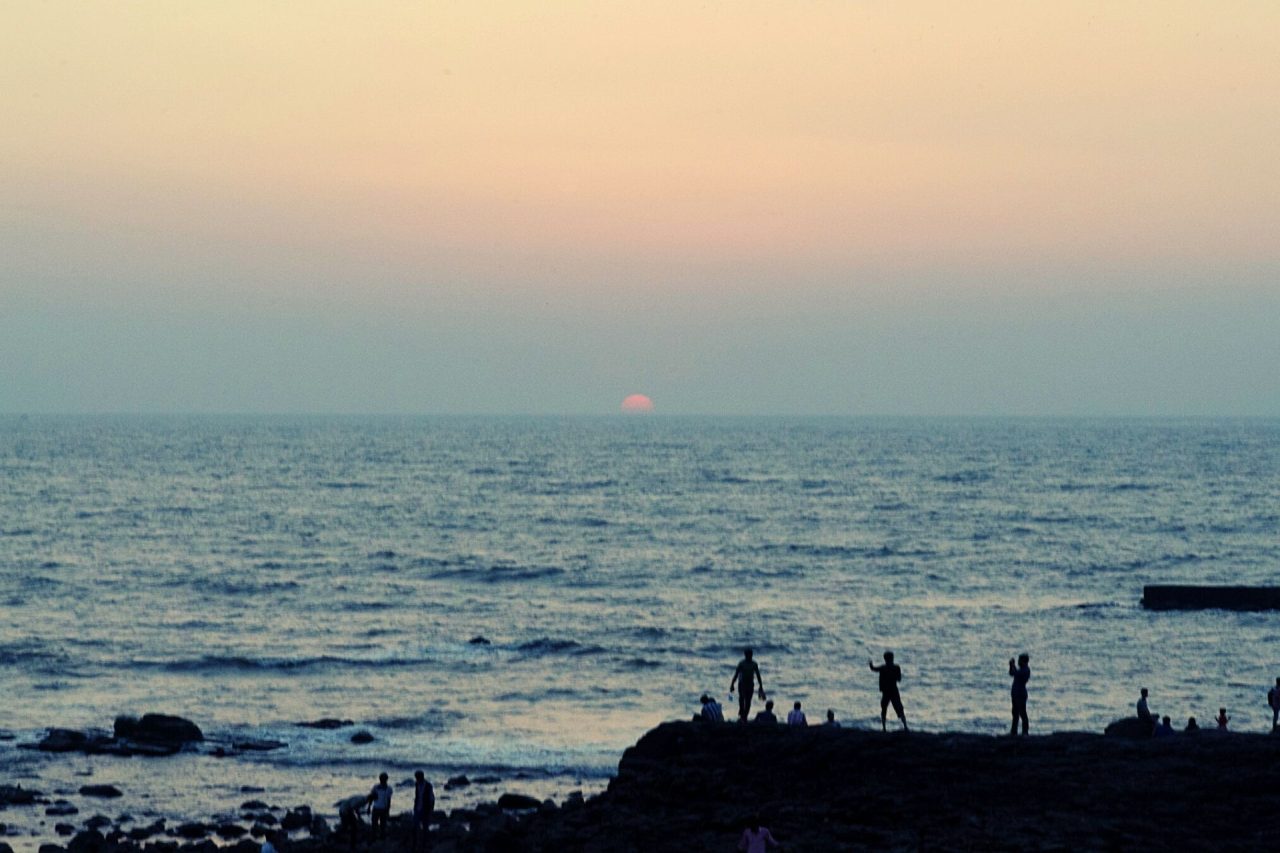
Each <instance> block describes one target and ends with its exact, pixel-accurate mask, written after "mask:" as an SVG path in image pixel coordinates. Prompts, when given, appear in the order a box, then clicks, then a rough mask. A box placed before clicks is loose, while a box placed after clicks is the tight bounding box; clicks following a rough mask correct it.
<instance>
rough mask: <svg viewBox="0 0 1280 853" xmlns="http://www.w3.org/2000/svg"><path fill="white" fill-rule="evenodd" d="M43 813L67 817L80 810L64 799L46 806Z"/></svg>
mask: <svg viewBox="0 0 1280 853" xmlns="http://www.w3.org/2000/svg"><path fill="white" fill-rule="evenodd" d="M44 813H45V814H46V815H48V816H49V817H69V816H71V815H73V814H80V810H79V809H78V808H76V807H75V806H73V805H71V803H68V802H67V801H66V800H58V801H57V802H56V803H54V804H53V805H51V806H49V807H48V808H46V809H45V810H44ZM108 822H109V821H108Z"/></svg>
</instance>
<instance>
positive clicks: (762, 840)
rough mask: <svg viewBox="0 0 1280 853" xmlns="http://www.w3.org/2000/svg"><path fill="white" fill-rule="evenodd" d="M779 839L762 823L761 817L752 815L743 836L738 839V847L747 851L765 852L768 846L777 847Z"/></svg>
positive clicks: (754, 852)
mask: <svg viewBox="0 0 1280 853" xmlns="http://www.w3.org/2000/svg"><path fill="white" fill-rule="evenodd" d="M777 846H778V841H777V839H775V838H774V837H773V834H772V833H770V832H769V830H768V829H767V828H766V827H763V826H761V825H760V818H758V817H752V818H751V821H750V823H749V825H748V826H747V828H746V829H744V830H742V837H741V838H740V839H738V849H739V850H742V851H745V853H764V852H765V848H766V847H777Z"/></svg>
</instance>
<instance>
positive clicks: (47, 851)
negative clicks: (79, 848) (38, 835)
mask: <svg viewBox="0 0 1280 853" xmlns="http://www.w3.org/2000/svg"><path fill="white" fill-rule="evenodd" d="M36 853H67V848H65V847H62V846H60V845H57V844H41V845H40V846H39V847H38V848H36Z"/></svg>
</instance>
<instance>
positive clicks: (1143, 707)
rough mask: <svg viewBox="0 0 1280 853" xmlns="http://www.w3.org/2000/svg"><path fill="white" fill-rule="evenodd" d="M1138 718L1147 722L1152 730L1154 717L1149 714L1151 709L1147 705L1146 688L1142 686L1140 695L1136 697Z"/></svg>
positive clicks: (1154, 721)
mask: <svg viewBox="0 0 1280 853" xmlns="http://www.w3.org/2000/svg"><path fill="white" fill-rule="evenodd" d="M1138 719H1139V720H1142V722H1144V723H1146V724H1147V728H1148V729H1152V730H1154V729H1155V727H1156V719H1155V717H1153V716H1151V709H1150V708H1148V707H1147V688H1145V687H1144V688H1142V695H1141V696H1140V697H1139V698H1138Z"/></svg>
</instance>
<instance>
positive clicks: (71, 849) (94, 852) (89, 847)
mask: <svg viewBox="0 0 1280 853" xmlns="http://www.w3.org/2000/svg"><path fill="white" fill-rule="evenodd" d="M106 842H107V839H106V837H105V836H103V834H102V833H101V832H99V831H98V830H96V829H85V830H82V831H80V832H78V833H76V837H75V838H73V839H71V841H70V842H68V844H67V853H99V851H101V850H102V849H103V847H105V846H106Z"/></svg>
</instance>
